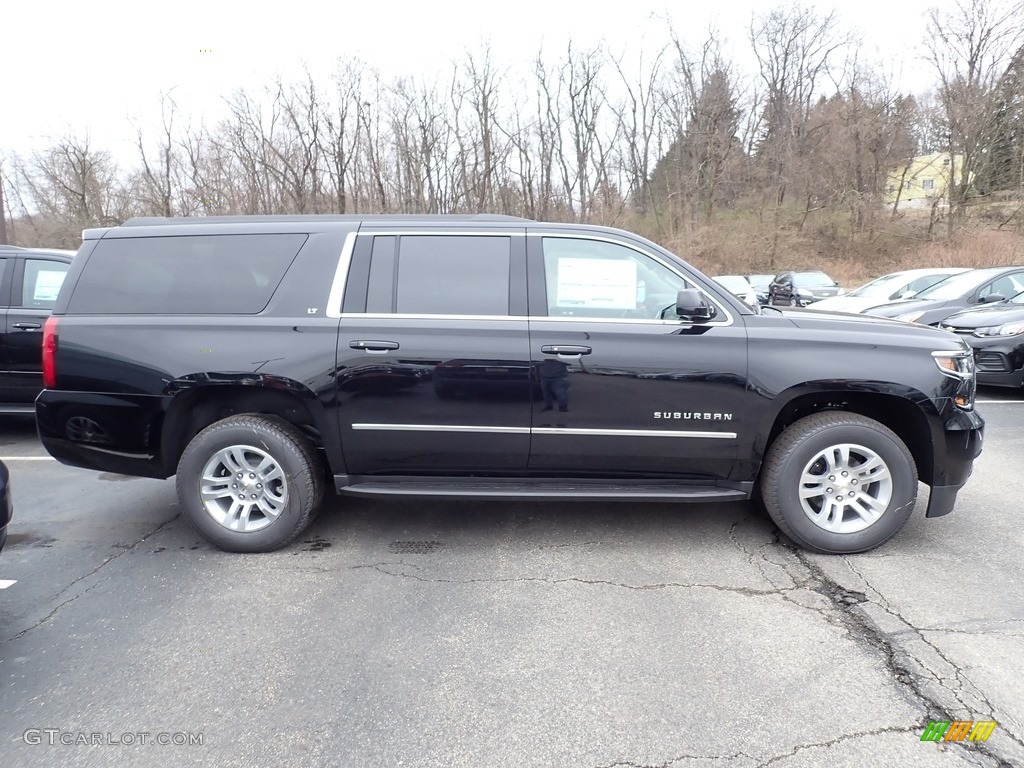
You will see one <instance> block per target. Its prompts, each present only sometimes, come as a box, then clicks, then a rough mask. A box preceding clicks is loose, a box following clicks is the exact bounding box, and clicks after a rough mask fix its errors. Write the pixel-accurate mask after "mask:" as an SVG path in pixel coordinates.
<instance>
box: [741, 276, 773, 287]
mask: <svg viewBox="0 0 1024 768" xmlns="http://www.w3.org/2000/svg"><path fill="white" fill-rule="evenodd" d="M774 279H775V275H747V280H749V281H750V284H751V285H752V286H754V287H755V288H767V287H768V285H769V284H770V283H771V281H772V280H774Z"/></svg>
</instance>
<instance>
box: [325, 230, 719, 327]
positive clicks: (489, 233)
mask: <svg viewBox="0 0 1024 768" xmlns="http://www.w3.org/2000/svg"><path fill="white" fill-rule="evenodd" d="M402 235H438V236H445V237H463V236H466V237H495V236H497V237H561V238H565V239H570V240H596V241H598V242H604V243H611V244H613V245H619V246H622V247H623V248H629V249H630V250H633V251H636V252H637V253H639V254H641V255H643V256H647V257H649V258H652V259H654V260H655V261H657V262H658V263H659V264H661V265H662V266H663V267H665V268H666V269H668V270H669V271H670V272H672V273H674V274H675V275H676V276H677V277H679V278H681V279H683V280H685V281H686V282H688V283H694V284H695V285H697V287H701V286H699V285H698V284H696V283H695V282H694V281H693V280H692V279H691V277H689V276H688V275H686V274H684V273H682V272H680V271H679V269H678V268H677V267H676V266H675V265H674V264H672V263H671V262H668V261H666V260H665V259H664V257H662V256H660V255H659V254H657V253H652V252H650V251H647V250H645V249H642V248H640V247H637V246H635V245H633V244H631V243H627V242H623V241H622V240H618V239H616V238H613V237H608V236H605V235H596V234H588V233H582V232H553V231H550V230H543V229H537V230H530V231H527V230H526V229H525V228H522V229H516V230H511V229H510V230H501V229H487V230H458V229H453V230H449V229H438V230H434V229H425V230H420V229H390V228H389V229H360V230H359V231H358V232H349V233H348V235H346V236H345V244H344V246H342V249H341V255H340V257H339V260H338V268H337V270H336V271H335V273H334V281H333V282H332V284H331V293H330V295H329V296H328V299H327V317H330V318H334V319H340V318H353V319H354V318H359V317H362V318H366V319H368V320H383V319H386V318H392V319H396V320H523V319H524V318H525V319H527V320H538V321H540V320H550V321H553V322H560V323H628V324H631V325H637V324H645V325H674V326H681V327H687V328H689V327H693V326H730V325H733V324H734V323H735V318H734V317H733V315H732V313H731V312H730V311H729V310H728V309H727V308H726V307H725V306H724V305H722V304H721V303H720V302H719V301H718V300H717V299H716V298H715V296H714V295H712V294H710V293H708V292H707V290H704V289H703V288H702V290H701V292H702V293H704V295H706V296H707V297H708V298H709V299H710V300H711V302H712V303H713V304H714V305H715V307H717V308H718V310H719V311H720V312H721V313H722V314H723V315H725V318H726V319H725V320H711V321H709V322H707V323H687V322H685V321H682V320H661V319H655V318H617V317H552V316H550V315H529V316H526V315H419V314H415V315H413V314H397V313H390V312H375V313H369V312H345V313H342V311H341V303H342V301H343V300H344V297H345V285H346V282H347V280H348V270H349V267H350V266H351V263H352V253H353V251H354V250H355V244H356V238H357V237H377V236H381V237H400V236H402Z"/></svg>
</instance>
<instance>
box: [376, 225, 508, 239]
mask: <svg viewBox="0 0 1024 768" xmlns="http://www.w3.org/2000/svg"><path fill="white" fill-rule="evenodd" d="M364 226H365V224H364ZM356 234H357V235H359V236H360V237H378V236H381V237H403V236H405V235H437V236H439V237H463V236H466V237H526V232H522V231H519V232H513V231H503V230H500V229H470V230H466V229H461V230H460V229H450V230H449V229H423V230H420V229H360V230H359V232H357V233H356Z"/></svg>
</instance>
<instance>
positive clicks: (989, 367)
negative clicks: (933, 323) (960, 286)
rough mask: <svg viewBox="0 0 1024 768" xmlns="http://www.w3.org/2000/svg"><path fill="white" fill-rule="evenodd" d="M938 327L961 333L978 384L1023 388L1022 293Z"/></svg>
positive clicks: (1023, 317)
mask: <svg viewBox="0 0 1024 768" xmlns="http://www.w3.org/2000/svg"><path fill="white" fill-rule="evenodd" d="M939 327H940V328H942V329H944V330H947V331H952V332H953V333H958V334H960V335H961V337H962V338H963V339H964V341H966V342H967V343H968V344H970V345H971V347H972V348H973V349H974V361H975V364H976V367H977V369H978V383H979V384H989V385H992V386H995V387H1013V388H1014V389H1020V388H1021V387H1022V386H1024V292H1022V293H1018V294H1017V295H1016V296H1014V297H1012V298H1010V299H1008V300H1007V301H1000V302H996V303H988V304H985V306H983V307H978V308H976V309H965V310H964V311H963V312H957V313H956V314H954V315H950V316H949V317H947V318H946V319H945V320H943V321H942V323H941V324H940V325H939Z"/></svg>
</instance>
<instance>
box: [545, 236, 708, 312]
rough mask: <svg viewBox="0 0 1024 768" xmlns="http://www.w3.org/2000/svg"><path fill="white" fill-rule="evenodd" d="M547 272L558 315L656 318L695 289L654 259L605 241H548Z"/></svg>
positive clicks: (550, 306)
mask: <svg viewBox="0 0 1024 768" xmlns="http://www.w3.org/2000/svg"><path fill="white" fill-rule="evenodd" d="M544 272H545V277H546V280H547V294H548V315H550V316H552V317H608V318H639V319H649V320H654V319H658V318H660V317H661V312H662V311H663V310H664V309H665V308H666V307H669V306H674V305H675V301H676V294H677V293H678V292H679V291H680V290H682V289H683V288H688V287H690V286H689V285H688V283H687V282H686V280H684V279H683V278H682V277H680V276H679V275H677V274H676V273H675V272H673V271H672V270H670V269H669V268H668V267H666V266H665V265H664V264H661V263H660V262H658V261H656V260H655V259H652V258H651V257H650V256H647V255H646V254H643V253H640V252H638V251H634V250H633V249H632V248H627V247H625V246H623V245H617V244H615V243H606V242H603V241H600V240H576V239H573V238H564V237H546V238H544ZM672 316H673V317H675V315H674V314H673V315H672Z"/></svg>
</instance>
